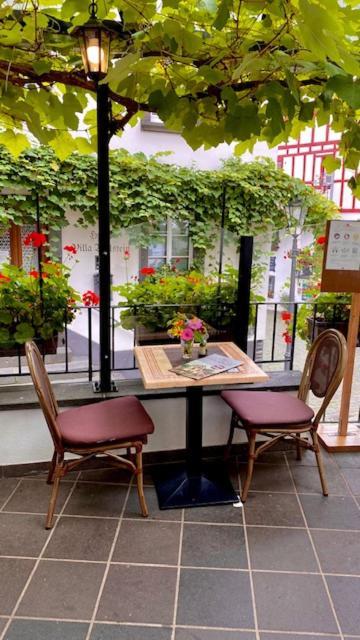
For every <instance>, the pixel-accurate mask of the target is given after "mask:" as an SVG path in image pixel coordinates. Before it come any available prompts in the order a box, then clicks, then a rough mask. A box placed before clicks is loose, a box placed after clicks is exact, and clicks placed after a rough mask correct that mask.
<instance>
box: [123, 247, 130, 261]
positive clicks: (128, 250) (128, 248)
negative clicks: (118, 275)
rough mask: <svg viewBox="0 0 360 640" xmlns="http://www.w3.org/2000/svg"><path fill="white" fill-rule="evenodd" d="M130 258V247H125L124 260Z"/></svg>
mask: <svg viewBox="0 0 360 640" xmlns="http://www.w3.org/2000/svg"><path fill="white" fill-rule="evenodd" d="M129 258H130V247H125V248H124V260H129Z"/></svg>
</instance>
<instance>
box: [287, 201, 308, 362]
mask: <svg viewBox="0 0 360 640" xmlns="http://www.w3.org/2000/svg"><path fill="white" fill-rule="evenodd" d="M287 214H288V215H287V218H288V229H289V232H290V233H291V236H292V245H291V253H290V259H291V270H290V287H289V300H290V302H292V303H294V304H295V302H296V293H297V287H296V264H297V256H298V253H299V247H298V238H299V236H300V235H301V233H302V227H303V224H304V221H305V216H306V214H307V207H306V206H305V205H304V203H303V201H302V200H301V199H300V198H294V199H293V200H290V202H289V204H288V206H287ZM294 308H295V307H294V306H293V309H294ZM291 350H292V343H287V344H286V350H285V370H286V371H289V369H290V364H291V363H290V357H291Z"/></svg>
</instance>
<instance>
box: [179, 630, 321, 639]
mask: <svg viewBox="0 0 360 640" xmlns="http://www.w3.org/2000/svg"><path fill="white" fill-rule="evenodd" d="M255 638H256V635H255V632H254V631H253V632H251V631H225V630H224V629H221V630H217V629H191V628H188V629H176V632H175V640H255ZM318 640H319V639H318Z"/></svg>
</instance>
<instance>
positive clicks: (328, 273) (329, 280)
mask: <svg viewBox="0 0 360 640" xmlns="http://www.w3.org/2000/svg"><path fill="white" fill-rule="evenodd" d="M321 291H334V292H338V293H345V292H348V293H359V292H360V220H349V221H347V220H332V221H331V222H328V223H327V227H326V245H325V254H324V262H323V271H322V277H321Z"/></svg>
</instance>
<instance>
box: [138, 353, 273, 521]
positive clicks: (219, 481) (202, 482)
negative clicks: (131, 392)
mask: <svg viewBox="0 0 360 640" xmlns="http://www.w3.org/2000/svg"><path fill="white" fill-rule="evenodd" d="M208 347H209V348H208V354H209V355H211V354H212V353H217V354H221V355H226V356H229V357H230V358H234V359H236V360H241V362H242V363H243V364H242V366H241V367H240V369H239V371H237V372H224V373H220V374H217V375H214V376H209V377H208V378H203V379H202V380H192V379H191V378H186V377H184V376H179V375H177V374H176V373H173V372H172V371H170V369H171V368H173V367H174V366H176V365H177V364H181V363H182V362H184V361H183V360H182V350H181V347H180V345H179V344H176V345H175V344H174V345H156V346H146V347H135V357H136V360H137V363H138V366H139V369H140V372H141V376H142V379H143V383H144V387H145V389H169V388H174V387H176V388H178V387H181V388H185V389H186V462H185V463H182V464H180V465H173V464H170V465H161V468H160V469H159V470H158V471H156V474H155V487H156V491H157V496H158V500H159V506H160V509H172V508H183V507H199V506H205V505H210V504H212V505H214V504H228V503H233V502H237V501H238V496H237V494H236V493H235V491H234V489H233V487H232V485H231V482H230V480H229V478H228V476H227V473H226V469H225V465H224V464H219V463H217V464H211V465H209V464H204V463H203V462H202V397H203V387H204V386H214V385H216V386H220V388H226V387H227V386H229V385H237V384H241V383H249V382H264V381H265V380H267V379H268V376H267V374H266V373H264V371H262V370H261V369H260V368H259V367H258V366H257V365H256V364H255V363H254V362H253V361H252V360H251V358H249V357H248V356H247V355H246V354H245V353H244V352H243V351H241V349H239V348H238V347H237V346H236V345H235V344H234V343H233V342H212V343H210V344H209V345H208ZM195 357H196V349H195V350H194V358H195ZM169 419H170V416H169Z"/></svg>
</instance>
